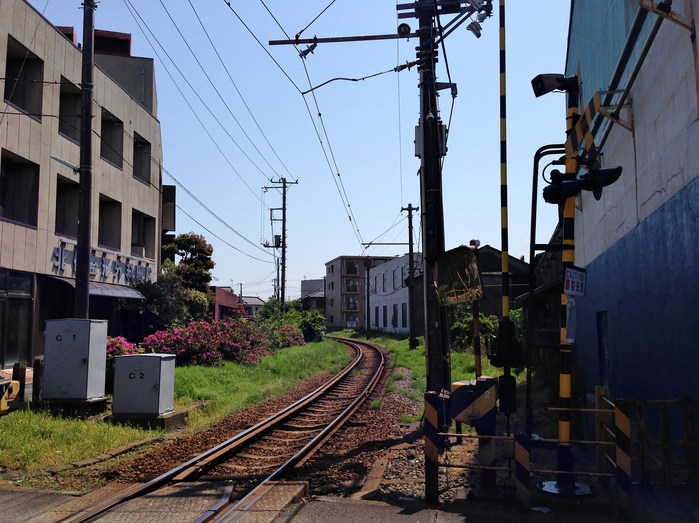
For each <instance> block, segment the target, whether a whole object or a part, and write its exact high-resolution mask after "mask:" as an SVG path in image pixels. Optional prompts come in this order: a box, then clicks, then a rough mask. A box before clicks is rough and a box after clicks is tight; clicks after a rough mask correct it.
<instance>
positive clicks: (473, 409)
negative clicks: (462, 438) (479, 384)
mask: <svg viewBox="0 0 699 523" xmlns="http://www.w3.org/2000/svg"><path fill="white" fill-rule="evenodd" d="M496 399H497V391H496V390H495V385H493V386H492V387H490V388H488V389H487V390H485V391H483V394H481V395H480V396H478V397H477V398H476V399H475V400H474V401H473V403H471V404H470V405H469V406H468V407H466V408H465V409H464V410H462V411H461V412H459V413H458V414H457V415H456V416H454V419H455V420H456V421H463V422H465V423H469V422H470V421H472V420H473V419H480V418H482V417H483V416H485V415H486V414H488V412H490V411H491V410H493V409H494V408H495V400H496Z"/></svg>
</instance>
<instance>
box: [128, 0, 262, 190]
mask: <svg viewBox="0 0 699 523" xmlns="http://www.w3.org/2000/svg"><path fill="white" fill-rule="evenodd" d="M123 1H124V4H125V5H126V7H127V9H129V12H130V14H131V16H132V17H133V18H134V21H135V22H136V24H137V25H138V26H139V29H141V31H142V32H143V34H144V36H145V38H146V40H147V41H148V44H149V45H150V46H151V48H152V49H153V52H154V53H155V54H156V56H157V57H158V59H159V60H160V62H161V63H162V64H163V68H164V69H165V72H166V73H167V74H168V76H169V77H170V79H171V80H172V81H173V84H174V85H175V87H176V88H177V90H178V91H179V93H180V94H181V95H182V97H183V98H184V100H185V102H186V103H187V106H188V107H189V108H190V110H191V111H192V113H193V114H194V116H195V117H196V119H197V120H198V121H199V123H200V124H201V125H202V127H204V130H205V131H206V133H207V135H209V137H210V138H211V140H212V141H214V145H216V148H217V149H219V151H220V152H221V154H223V151H222V150H221V149H220V147H219V146H218V144H216V142H215V140H214V139H213V137H212V136H211V134H210V133H209V131H208V129H206V126H204V123H203V122H202V120H201V119H200V118H199V115H198V114H197V112H196V111H195V110H194V108H193V107H192V105H191V104H190V103H189V100H188V99H187V97H186V96H185V95H184V93H183V92H182V90H181V89H180V87H179V85H177V82H176V81H175V79H174V77H173V76H172V74H171V73H170V71H169V69H168V68H167V66H166V65H165V62H164V60H163V59H162V58H161V56H160V54H159V53H158V51H157V50H156V49H155V47H154V46H153V44H152V43H151V40H150V39H149V38H148V35H147V34H146V32H145V31H143V28H142V27H141V23H142V24H143V26H145V28H146V29H147V30H148V32H149V33H150V35H151V36H152V38H153V40H155V42H156V43H157V44H158V46H159V47H160V48H161V49H162V50H163V52H164V53H165V56H167V58H168V60H170V62H171V63H172V65H173V66H174V67H175V69H176V70H177V72H178V73H179V74H180V75H181V76H182V78H183V80H184V81H185V83H186V84H187V85H188V86H189V88H190V89H191V90H192V92H193V93H194V95H195V96H196V97H197V98H198V99H199V101H200V102H201V103H202V105H203V106H204V107H205V108H206V110H207V111H208V112H209V114H210V115H211V116H212V118H213V119H214V121H216V123H218V125H219V126H220V127H221V129H223V131H224V133H225V134H226V135H227V136H228V137H229V138H230V140H231V141H232V142H233V143H234V144H235V145H236V147H237V148H238V149H239V150H240V152H241V153H242V154H243V156H245V157H246V158H247V159H248V161H250V163H251V164H252V165H253V166H254V167H255V168H256V169H257V170H258V171H259V172H260V174H261V175H262V176H263V177H264V178H265V179H269V176H267V175H266V174H265V173H264V171H262V169H260V167H259V166H258V165H257V164H256V163H255V162H254V161H253V160H252V158H250V156H249V155H248V154H247V153H246V152H245V151H244V150H243V148H242V147H241V146H240V144H238V142H237V141H236V140H235V139H234V138H233V136H232V135H231V134H230V133H229V132H228V130H227V129H226V127H225V126H224V125H223V123H221V121H220V120H219V119H218V117H217V116H216V115H215V114H214V112H213V111H212V110H211V108H209V106H208V105H207V104H206V102H205V101H204V100H203V98H202V97H201V95H199V93H198V92H197V90H196V89H195V88H194V86H193V85H192V84H191V83H190V82H189V80H188V79H187V77H186V76H185V75H184V73H183V72H182V71H181V70H180V68H179V67H178V66H177V64H176V63H175V61H174V60H173V59H172V57H171V56H170V54H169V53H168V52H167V50H165V48H164V47H163V45H162V44H161V43H160V41H159V40H158V38H157V37H156V36H155V34H154V33H153V31H152V30H151V29H150V27H149V26H148V24H146V22H145V20H143V17H141V15H140V14H139V13H138V11H137V10H136V8H135V7H134V6H133V4H132V3H131V0H123ZM136 17H138V19H137V18H136ZM139 19H140V22H139ZM224 157H225V155H224ZM226 160H227V162H228V164H229V165H231V167H232V168H233V166H232V164H231V163H230V161H228V159H227V158H226ZM233 170H234V172H235V173H236V174H237V175H238V177H239V178H240V180H241V181H242V182H243V184H245V186H246V187H247V188H248V190H249V191H250V192H251V193H252V194H253V195H254V196H255V197H256V198H257V194H256V193H255V192H254V191H253V190H252V188H251V187H250V186H249V185H248V183H247V182H246V181H245V180H244V179H243V177H242V176H241V175H240V173H238V171H237V170H235V168H233Z"/></svg>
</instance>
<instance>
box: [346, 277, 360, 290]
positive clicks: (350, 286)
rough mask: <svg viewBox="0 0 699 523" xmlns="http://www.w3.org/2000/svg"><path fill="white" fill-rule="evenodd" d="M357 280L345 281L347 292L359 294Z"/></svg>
mask: <svg viewBox="0 0 699 523" xmlns="http://www.w3.org/2000/svg"><path fill="white" fill-rule="evenodd" d="M357 290H358V287H357V280H349V279H347V280H345V292H357Z"/></svg>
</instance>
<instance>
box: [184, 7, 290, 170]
mask: <svg viewBox="0 0 699 523" xmlns="http://www.w3.org/2000/svg"><path fill="white" fill-rule="evenodd" d="M188 2H189V5H190V7H191V8H192V11H193V12H194V16H196V17H197V21H198V22H199V25H200V26H201V28H202V30H203V31H204V34H205V35H206V38H207V39H208V40H209V43H210V44H211V47H212V48H213V50H214V53H216V57H217V58H218V60H219V62H220V63H221V66H222V67H223V70H224V71H226V75H228V79H229V80H230V81H231V84H232V85H233V88H234V89H235V91H236V93H238V96H239V97H240V100H241V101H242V102H243V105H244V106H245V109H247V111H248V114H249V115H250V118H252V121H253V122H255V125H256V126H257V129H258V130H259V131H260V134H261V135H262V137H263V138H264V139H265V142H267V145H269V148H270V149H271V150H272V152H273V153H274V156H275V157H276V158H277V160H278V161H279V163H280V164H281V166H282V167H283V168H284V170H285V171H286V172H287V174H288V175H289V176H290V177H291V178H294V177H293V175H292V174H291V172H290V171H289V169H288V168H287V166H286V165H285V164H284V162H283V161H282V159H281V158H280V157H279V154H277V151H276V150H275V149H274V147H273V146H272V144H271V143H270V141H269V139H268V138H267V135H266V134H265V132H264V131H263V130H262V127H260V124H259V123H258V121H257V119H256V118H255V115H254V114H253V113H252V111H251V110H250V107H249V106H248V103H247V102H246V101H245V98H244V97H243V94H242V93H241V92H240V90H239V89H238V86H237V85H236V83H235V81H234V80H233V77H232V76H231V73H230V72H229V71H228V67H226V64H225V62H224V61H223V58H221V55H220V54H219V52H218V49H217V48H216V45H214V42H213V41H212V40H211V36H209V32H208V31H207V30H206V26H205V25H204V23H203V22H202V21H201V18H200V17H199V13H198V12H197V10H196V9H195V7H194V4H193V3H192V0H188Z"/></svg>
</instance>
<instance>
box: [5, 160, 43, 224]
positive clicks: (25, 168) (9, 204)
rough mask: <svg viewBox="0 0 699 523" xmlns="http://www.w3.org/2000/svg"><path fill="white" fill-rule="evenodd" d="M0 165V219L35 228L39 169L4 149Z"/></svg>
mask: <svg viewBox="0 0 699 523" xmlns="http://www.w3.org/2000/svg"><path fill="white" fill-rule="evenodd" d="M1 162H2V163H1V165H0V218H3V219H5V220H10V221H13V222H18V223H23V224H25V225H31V226H33V227H36V224H37V219H38V214H39V212H38V209H39V166H38V165H37V164H35V163H32V162H29V161H27V160H25V159H23V158H21V157H19V156H17V155H15V154H12V153H11V152H9V151H5V150H4V149H3V151H2V160H1Z"/></svg>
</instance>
